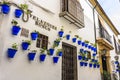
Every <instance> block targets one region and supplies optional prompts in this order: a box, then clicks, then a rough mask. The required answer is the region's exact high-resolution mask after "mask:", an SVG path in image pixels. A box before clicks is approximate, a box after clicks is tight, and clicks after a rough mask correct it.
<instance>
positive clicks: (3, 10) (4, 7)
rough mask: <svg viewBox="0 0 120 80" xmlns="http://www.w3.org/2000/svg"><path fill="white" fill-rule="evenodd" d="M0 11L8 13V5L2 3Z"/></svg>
mask: <svg viewBox="0 0 120 80" xmlns="http://www.w3.org/2000/svg"><path fill="white" fill-rule="evenodd" d="M1 12H2V13H3V14H8V13H9V12H10V6H9V5H7V4H2V7H1Z"/></svg>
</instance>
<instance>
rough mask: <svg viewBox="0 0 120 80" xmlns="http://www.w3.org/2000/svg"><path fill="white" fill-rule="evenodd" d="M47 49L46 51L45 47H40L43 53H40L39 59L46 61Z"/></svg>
mask: <svg viewBox="0 0 120 80" xmlns="http://www.w3.org/2000/svg"><path fill="white" fill-rule="evenodd" d="M45 51H46V48H45V47H44V48H41V49H40V53H41V54H40V57H39V60H40V61H42V62H43V61H45V58H46V54H45Z"/></svg>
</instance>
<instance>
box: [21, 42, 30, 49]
mask: <svg viewBox="0 0 120 80" xmlns="http://www.w3.org/2000/svg"><path fill="white" fill-rule="evenodd" d="M28 47H29V43H27V42H22V49H23V50H27V49H28Z"/></svg>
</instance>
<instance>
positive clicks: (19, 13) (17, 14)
mask: <svg viewBox="0 0 120 80" xmlns="http://www.w3.org/2000/svg"><path fill="white" fill-rule="evenodd" d="M22 14H23V11H22V10H21V9H15V17H16V18H20V16H21V15H22Z"/></svg>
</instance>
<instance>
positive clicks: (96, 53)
mask: <svg viewBox="0 0 120 80" xmlns="http://www.w3.org/2000/svg"><path fill="white" fill-rule="evenodd" d="M96 7H97V4H96V5H95V6H94V7H93V8H92V9H93V24H94V36H95V43H97V37H96V25H95V8H96ZM96 48H97V45H96ZM96 54H97V51H96Z"/></svg>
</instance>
